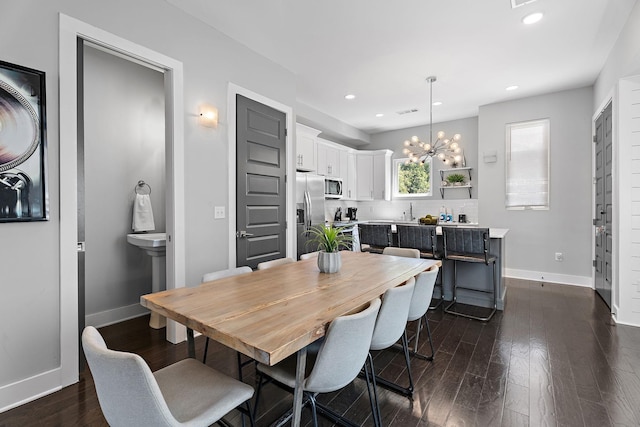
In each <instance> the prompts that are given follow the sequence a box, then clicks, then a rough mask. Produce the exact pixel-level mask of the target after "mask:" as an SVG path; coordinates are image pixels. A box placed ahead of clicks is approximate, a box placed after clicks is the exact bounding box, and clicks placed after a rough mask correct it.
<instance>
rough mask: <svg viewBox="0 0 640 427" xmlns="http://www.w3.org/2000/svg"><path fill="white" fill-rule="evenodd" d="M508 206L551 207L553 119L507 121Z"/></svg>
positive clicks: (516, 207) (506, 199)
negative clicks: (550, 127)
mask: <svg viewBox="0 0 640 427" xmlns="http://www.w3.org/2000/svg"><path fill="white" fill-rule="evenodd" d="M506 172H507V179H506V183H507V188H506V197H505V204H506V207H507V209H549V120H548V119H544V120H535V121H530V122H520V123H511V124H508V125H507V155H506Z"/></svg>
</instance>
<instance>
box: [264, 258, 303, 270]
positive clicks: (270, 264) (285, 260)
mask: <svg viewBox="0 0 640 427" xmlns="http://www.w3.org/2000/svg"><path fill="white" fill-rule="evenodd" d="M291 262H296V261H295V260H293V259H291V258H278V259H272V260H271V261H264V262H261V263H259V264H258V270H266V269H267V268H271V267H275V266H278V265H283V264H289V263H291Z"/></svg>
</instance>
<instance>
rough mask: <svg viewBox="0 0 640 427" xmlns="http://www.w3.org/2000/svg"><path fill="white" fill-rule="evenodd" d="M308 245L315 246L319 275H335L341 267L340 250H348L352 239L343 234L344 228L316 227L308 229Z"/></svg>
mask: <svg viewBox="0 0 640 427" xmlns="http://www.w3.org/2000/svg"><path fill="white" fill-rule="evenodd" d="M308 233H309V234H310V235H311V239H310V240H309V241H308V243H309V244H315V245H317V247H316V248H317V250H318V251H320V253H318V268H319V269H320V272H321V273H337V272H338V271H339V270H340V267H341V266H342V258H340V252H339V251H340V249H348V248H349V244H350V243H351V242H352V240H353V237H352V236H351V235H349V234H345V233H344V227H334V226H332V225H331V226H326V225H318V226H317V227H313V228H311V229H309V231H308Z"/></svg>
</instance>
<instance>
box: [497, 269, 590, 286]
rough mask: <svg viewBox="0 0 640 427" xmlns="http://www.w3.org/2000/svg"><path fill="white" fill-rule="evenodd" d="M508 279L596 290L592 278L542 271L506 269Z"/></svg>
mask: <svg viewBox="0 0 640 427" xmlns="http://www.w3.org/2000/svg"><path fill="white" fill-rule="evenodd" d="M504 274H505V276H506V277H511V278H513V279H524V280H534V281H538V282H540V281H544V282H547V283H558V284H562V285H573V286H583V287H586V288H591V289H594V287H593V283H592V279H591V277H586V276H572V275H569V274H558V273H544V272H540V271H530V270H516V269H513V268H505V270H504Z"/></svg>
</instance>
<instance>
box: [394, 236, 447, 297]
mask: <svg viewBox="0 0 640 427" xmlns="http://www.w3.org/2000/svg"><path fill="white" fill-rule="evenodd" d="M396 230H397V235H398V246H399V247H401V248H414V249H418V250H419V251H420V258H427V259H442V253H441V252H439V251H438V248H437V243H438V240H437V236H436V226H435V225H397V226H396ZM442 270H443V269H440V272H439V274H438V277H439V279H438V278H436V284H435V286H436V287H438V288H439V289H440V298H439V299H437V302H436V303H435V304H432V305H430V306H429V310H434V309H436V308H438V307H439V306H440V305H442V302H443V301H444V298H443V296H444V294H443V292H442Z"/></svg>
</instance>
